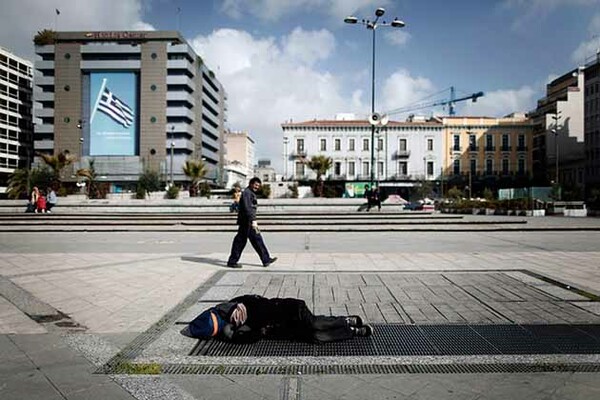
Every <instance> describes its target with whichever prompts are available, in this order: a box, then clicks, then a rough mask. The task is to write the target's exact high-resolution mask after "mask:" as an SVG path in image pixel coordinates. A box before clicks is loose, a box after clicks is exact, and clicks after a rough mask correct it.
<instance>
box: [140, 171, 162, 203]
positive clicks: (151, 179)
mask: <svg viewBox="0 0 600 400" xmlns="http://www.w3.org/2000/svg"><path fill="white" fill-rule="evenodd" d="M161 189H162V184H161V180H160V176H159V175H158V172H156V171H151V170H147V171H145V172H144V173H142V174H141V175H140V177H139V179H138V185H137V189H136V190H137V191H138V192H139V191H140V190H144V197H146V193H148V192H158V191H160V190H161ZM144 197H142V198H144ZM138 198H139V197H138Z"/></svg>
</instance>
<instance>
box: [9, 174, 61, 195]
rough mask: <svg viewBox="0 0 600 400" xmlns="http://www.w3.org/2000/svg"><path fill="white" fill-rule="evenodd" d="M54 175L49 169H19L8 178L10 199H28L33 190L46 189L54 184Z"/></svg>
mask: <svg viewBox="0 0 600 400" xmlns="http://www.w3.org/2000/svg"><path fill="white" fill-rule="evenodd" d="M53 176H54V174H53V173H52V172H51V171H50V170H49V169H48V168H34V169H26V168H19V169H16V170H15V172H13V173H12V174H11V175H10V176H9V178H8V188H7V192H8V197H10V198H11V199H18V198H20V197H22V196H25V197H27V196H28V194H29V193H30V192H31V188H32V187H34V186H37V187H39V188H46V187H48V186H50V185H51V184H52V180H53Z"/></svg>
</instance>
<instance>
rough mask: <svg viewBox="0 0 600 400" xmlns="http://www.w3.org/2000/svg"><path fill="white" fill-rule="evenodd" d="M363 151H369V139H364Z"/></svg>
mask: <svg viewBox="0 0 600 400" xmlns="http://www.w3.org/2000/svg"><path fill="white" fill-rule="evenodd" d="M362 149H363V151H369V139H363V146H362Z"/></svg>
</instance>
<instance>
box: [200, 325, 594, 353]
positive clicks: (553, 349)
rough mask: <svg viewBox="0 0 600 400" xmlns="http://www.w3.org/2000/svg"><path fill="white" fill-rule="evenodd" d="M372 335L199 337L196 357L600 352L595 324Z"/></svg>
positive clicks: (412, 329) (431, 328)
mask: <svg viewBox="0 0 600 400" xmlns="http://www.w3.org/2000/svg"><path fill="white" fill-rule="evenodd" d="M373 327H374V329H375V334H374V336H372V337H369V338H355V339H353V340H348V341H344V342H335V343H323V344H313V343H298V342H291V341H284V340H261V341H259V342H258V343H255V344H250V345H248V344H245V345H238V344H233V343H226V342H221V341H218V340H212V339H208V340H199V341H198V344H197V345H196V346H195V347H194V348H193V349H192V351H191V353H190V355H196V356H221V357H223V356H232V357H233V356H235V357H243V356H251V357H273V356H280V357H303V356H428V355H483V354H506V355H518V354H600V336H598V335H600V326H599V325H577V326H575V325H522V326H519V325H401V324H374V325H373Z"/></svg>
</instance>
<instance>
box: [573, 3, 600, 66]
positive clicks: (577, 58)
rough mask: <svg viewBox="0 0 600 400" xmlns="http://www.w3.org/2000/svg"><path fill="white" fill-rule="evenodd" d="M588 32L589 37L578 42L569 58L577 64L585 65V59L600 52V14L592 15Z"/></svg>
mask: <svg viewBox="0 0 600 400" xmlns="http://www.w3.org/2000/svg"><path fill="white" fill-rule="evenodd" d="M588 32H589V33H590V35H591V38H590V39H589V40H586V41H583V42H582V43H580V44H579V46H577V48H576V49H575V51H573V53H572V54H571V60H572V61H573V62H574V63H575V64H577V65H585V63H586V61H587V60H589V59H590V58H592V57H594V56H595V55H596V54H597V53H598V52H600V14H596V15H594V16H593V17H592V19H591V21H590V23H589V25H588Z"/></svg>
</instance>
